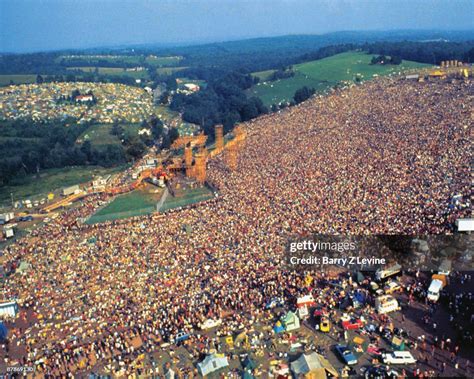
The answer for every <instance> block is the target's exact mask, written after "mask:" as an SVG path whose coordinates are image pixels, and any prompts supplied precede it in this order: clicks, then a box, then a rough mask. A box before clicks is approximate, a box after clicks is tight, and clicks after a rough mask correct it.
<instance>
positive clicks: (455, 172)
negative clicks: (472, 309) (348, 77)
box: [1, 79, 472, 377]
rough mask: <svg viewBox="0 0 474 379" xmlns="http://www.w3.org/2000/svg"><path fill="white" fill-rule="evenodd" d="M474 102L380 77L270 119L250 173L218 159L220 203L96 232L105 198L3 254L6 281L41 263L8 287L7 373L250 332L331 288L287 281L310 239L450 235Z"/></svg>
mask: <svg viewBox="0 0 474 379" xmlns="http://www.w3.org/2000/svg"><path fill="white" fill-rule="evenodd" d="M469 93H472V83H463V82H462V83H449V84H448V83H436V82H430V83H412V82H407V81H401V80H393V79H381V80H377V81H374V82H370V83H366V84H364V85H361V86H357V87H354V88H351V89H348V90H344V91H339V92H336V93H333V94H332V95H329V96H327V97H321V98H313V99H311V100H309V101H307V102H305V103H303V104H301V105H299V106H296V107H293V108H291V109H289V110H286V111H282V112H281V113H278V114H274V115H269V116H265V117H262V118H259V119H257V120H255V121H253V122H252V123H249V124H247V125H245V127H246V129H247V131H248V137H247V140H246V142H245V146H244V147H243V148H242V151H241V152H240V156H239V166H238V168H237V170H236V171H234V172H231V171H230V170H229V169H228V168H227V167H226V165H225V159H224V158H223V157H217V158H216V159H214V160H212V161H210V162H209V170H208V175H209V181H210V182H211V183H212V184H213V185H214V186H216V187H217V188H218V189H219V196H218V197H217V198H215V199H213V200H211V201H208V202H206V203H205V204H201V205H199V204H197V205H194V206H191V207H188V208H185V209H178V210H173V211H169V212H167V213H166V214H154V215H151V216H145V217H136V218H132V219H128V220H120V221H113V222H106V223H103V224H96V225H85V224H82V223H80V222H79V221H78V220H81V219H83V218H84V217H86V216H88V215H90V214H92V213H93V212H94V210H95V209H96V208H97V206H98V204H99V203H101V202H102V201H103V200H105V195H94V196H91V197H89V198H87V199H86V200H85V201H84V202H83V204H82V205H81V206H80V207H78V208H76V209H73V210H70V211H68V212H65V213H63V214H62V215H61V216H60V217H58V218H57V219H56V220H54V221H53V222H51V223H50V224H48V225H45V226H43V227H41V228H39V229H37V230H35V231H33V232H32V233H31V235H30V236H29V237H27V238H25V239H22V240H20V241H18V242H17V243H15V244H14V245H11V246H9V247H8V248H6V249H5V251H4V260H5V262H7V263H6V264H5V266H8V267H7V272H14V269H15V267H18V265H19V264H20V262H22V261H27V262H29V263H30V264H31V265H32V268H31V272H30V273H29V274H26V275H20V274H15V275H11V276H9V277H8V278H7V279H6V281H5V283H3V284H1V288H2V293H3V296H4V298H6V299H18V301H19V304H20V306H21V315H20V317H19V318H18V320H17V321H16V323H13V324H12V325H13V327H15V326H16V327H15V328H14V331H13V336H12V338H11V339H10V341H11V342H10V345H11V346H10V351H16V353H15V355H13V354H12V356H11V357H9V358H8V359H9V361H8V362H7V365H8V364H12V362H14V361H17V362H19V363H20V364H22V365H35V367H37V369H38V370H44V371H46V372H49V373H51V374H52V375H53V376H54V377H57V376H58V375H61V374H63V375H65V374H66V373H71V372H72V373H73V372H77V371H78V370H85V371H91V370H96V372H97V371H101V370H103V369H104V367H105V368H108V369H113V370H118V369H119V368H124V369H126V368H127V369H128V368H130V367H131V366H130V363H131V361H132V360H133V359H135V358H136V357H137V355H138V354H139V353H142V352H144V353H151V352H153V351H154V350H156V349H158V348H159V346H160V345H161V344H163V343H170V344H173V343H174V340H175V338H176V335H177V334H178V333H180V332H183V331H184V332H191V331H193V330H196V329H197V326H198V325H199V324H200V323H202V322H204V321H205V320H207V319H217V318H221V319H224V322H223V324H222V326H221V327H220V330H221V334H223V335H225V334H226V333H229V334H231V333H233V332H234V333H235V332H237V331H239V330H242V329H244V328H245V327H249V326H250V325H251V324H252V323H253V322H254V321H255V320H256V319H259V318H261V317H263V315H264V312H265V304H267V303H268V301H270V300H271V299H273V298H282V299H285V302H286V304H287V305H290V304H293V303H294V301H295V299H296V297H297V296H299V295H302V294H306V293H308V291H311V290H313V291H315V293H317V292H318V291H319V289H317V288H316V287H317V286H316V284H318V283H319V282H318V281H317V280H319V279H320V278H321V277H320V274H318V273H312V275H313V277H314V282H313V283H310V284H309V285H308V283H306V282H305V278H306V277H307V273H302V272H296V271H290V270H287V269H285V264H284V261H285V255H284V249H285V246H286V243H287V241H288V238H290V237H293V236H295V235H305V234H309V233H313V232H318V233H351V234H368V233H373V234H375V233H406V234H409V233H445V232H451V231H452V228H453V223H454V221H455V219H456V218H458V217H462V216H464V215H467V214H468V212H470V198H469V195H470V184H471V183H470V168H469V164H470V161H471V160H472V156H471V148H472V146H471V143H470V140H469V132H470V130H469V128H468V123H469V120H470V117H471V115H470V112H471V109H472V99H471V98H470V97H469ZM458 195H459V196H458ZM21 325H24V326H21ZM192 338H197V337H192ZM201 338H204V337H201ZM201 342H202V341H201ZM13 346H16V347H15V348H14V347H13ZM203 346H208V344H206V343H204V344H203ZM197 356H199V353H197ZM130 370H132V369H131V368H130Z"/></svg>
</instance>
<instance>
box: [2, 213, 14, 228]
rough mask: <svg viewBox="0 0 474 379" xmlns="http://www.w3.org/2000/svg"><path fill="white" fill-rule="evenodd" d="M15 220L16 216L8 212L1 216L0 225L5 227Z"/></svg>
mask: <svg viewBox="0 0 474 379" xmlns="http://www.w3.org/2000/svg"><path fill="white" fill-rule="evenodd" d="M14 219H15V214H14V213H13V212H7V213H2V214H0V225H4V224H6V223H8V222H10V221H12V220H14Z"/></svg>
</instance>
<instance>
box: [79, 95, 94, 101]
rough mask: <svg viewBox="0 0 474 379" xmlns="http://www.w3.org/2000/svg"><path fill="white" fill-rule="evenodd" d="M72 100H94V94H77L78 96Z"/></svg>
mask: <svg viewBox="0 0 474 379" xmlns="http://www.w3.org/2000/svg"><path fill="white" fill-rule="evenodd" d="M74 100H75V101H76V102H78V103H85V102H88V101H92V100H94V96H93V95H90V94H89V95H78V96H76V98H75V99H74Z"/></svg>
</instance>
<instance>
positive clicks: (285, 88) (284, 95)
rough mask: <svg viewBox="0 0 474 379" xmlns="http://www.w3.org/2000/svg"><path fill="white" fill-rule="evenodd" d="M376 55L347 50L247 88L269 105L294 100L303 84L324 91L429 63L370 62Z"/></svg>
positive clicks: (298, 66) (250, 94) (303, 64)
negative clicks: (393, 63) (358, 79)
mask: <svg viewBox="0 0 474 379" xmlns="http://www.w3.org/2000/svg"><path fill="white" fill-rule="evenodd" d="M372 57H373V55H368V54H365V53H363V52H347V53H342V54H337V55H334V56H332V57H329V58H324V59H320V60H316V61H311V62H305V63H301V64H298V65H295V66H293V69H294V71H295V72H296V74H295V76H294V77H292V78H287V79H282V80H277V81H274V82H265V81H262V82H260V83H258V84H257V85H256V86H253V87H252V88H251V89H249V90H248V93H247V94H248V95H249V96H257V97H260V98H261V99H262V101H263V102H264V103H265V104H266V105H271V104H277V103H280V102H281V101H291V100H292V98H293V95H294V93H295V91H296V90H297V89H299V88H301V87H303V86H308V87H314V88H315V89H316V90H317V91H324V90H326V89H328V88H330V87H332V86H334V85H336V84H337V83H339V82H341V81H354V80H355V78H356V77H359V78H360V79H361V80H368V79H372V78H374V77H376V76H382V75H390V74H395V73H396V74H398V73H399V72H403V71H406V70H410V69H417V68H423V67H429V66H428V65H426V64H422V63H417V62H411V61H403V62H402V64H400V65H398V66H394V65H385V66H384V65H371V64H370V61H371V59H372ZM270 74H271V71H263V72H256V73H254V74H253V75H255V76H258V77H260V78H261V80H265V79H266V78H267V77H268V76H269V75H270Z"/></svg>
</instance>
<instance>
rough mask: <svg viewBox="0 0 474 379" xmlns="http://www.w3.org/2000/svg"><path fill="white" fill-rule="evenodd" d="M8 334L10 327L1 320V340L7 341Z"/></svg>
mask: <svg viewBox="0 0 474 379" xmlns="http://www.w3.org/2000/svg"><path fill="white" fill-rule="evenodd" d="M7 336H8V329H7V327H6V326H5V324H4V323H3V322H0V341H5V340H6V339H7Z"/></svg>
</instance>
